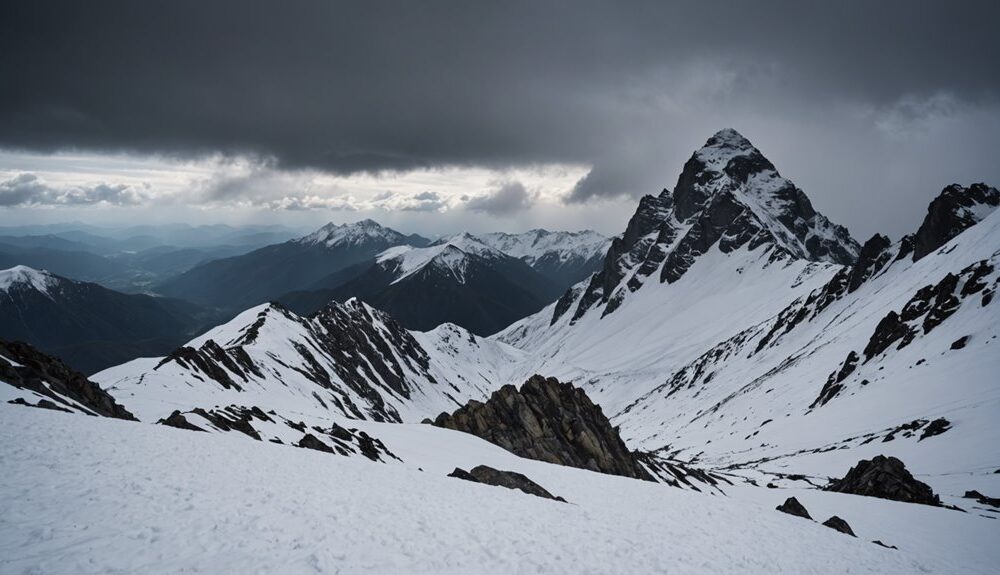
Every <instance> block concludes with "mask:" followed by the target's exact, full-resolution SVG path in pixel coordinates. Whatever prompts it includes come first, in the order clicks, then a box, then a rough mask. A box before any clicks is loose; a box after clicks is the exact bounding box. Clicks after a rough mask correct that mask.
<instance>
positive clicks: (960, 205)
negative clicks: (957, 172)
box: [913, 184, 1000, 261]
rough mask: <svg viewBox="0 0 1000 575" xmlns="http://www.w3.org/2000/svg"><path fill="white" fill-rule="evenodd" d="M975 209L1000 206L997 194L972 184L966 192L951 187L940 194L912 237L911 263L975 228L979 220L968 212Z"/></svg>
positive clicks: (994, 189)
mask: <svg viewBox="0 0 1000 575" xmlns="http://www.w3.org/2000/svg"><path fill="white" fill-rule="evenodd" d="M977 206H986V207H993V208H995V207H997V206H1000V191H997V189H996V188H991V187H989V186H987V185H986V184H972V185H971V186H969V187H968V188H964V187H962V186H959V185H958V184H952V185H950V186H948V187H947V188H945V189H944V190H942V192H941V195H939V196H938V197H936V198H934V200H933V201H932V202H931V203H930V205H929V206H928V207H927V215H926V216H925V217H924V221H923V223H921V224H920V228H918V229H917V232H916V233H915V234H914V235H913V261H917V260H919V259H920V258H922V257H924V256H926V255H927V254H929V253H931V252H933V251H934V250H936V249H938V248H939V247H941V246H943V245H944V244H946V243H948V241H949V240H951V239H952V238H954V237H955V236H957V235H958V234H960V233H962V232H963V231H964V230H965V229H967V228H969V227H971V226H973V225H975V224H976V223H977V222H978V221H979V219H978V218H977V216H976V213H975V211H974V210H973V209H971V208H975V207H977Z"/></svg>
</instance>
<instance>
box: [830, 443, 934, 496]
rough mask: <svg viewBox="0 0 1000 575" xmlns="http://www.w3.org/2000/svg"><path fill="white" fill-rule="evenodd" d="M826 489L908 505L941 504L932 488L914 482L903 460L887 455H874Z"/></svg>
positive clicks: (860, 462) (863, 460)
mask: <svg viewBox="0 0 1000 575" xmlns="http://www.w3.org/2000/svg"><path fill="white" fill-rule="evenodd" d="M824 489H825V490H826V491H836V492H838V493H853V494H854V495H867V496H869V497H879V498H882V499H892V500H893V501H903V502H906V503H922V504H924V505H935V506H940V505H941V500H940V499H939V498H938V496H937V495H935V494H934V492H933V491H932V490H931V488H930V486H929V485H927V484H926V483H922V482H920V481H917V480H916V479H914V478H913V476H912V475H910V472H909V471H907V470H906V466H905V465H903V462H902V461H900V460H898V459H896V458H895V457H886V456H884V455H878V456H875V457H874V458H872V460H871V461H869V460H867V459H862V460H861V461H859V462H858V464H857V465H855V466H854V467H852V468H851V470H850V471H848V472H847V475H846V476H844V478H843V479H839V480H835V481H833V482H831V483H830V485H828V486H826V487H825V488H824Z"/></svg>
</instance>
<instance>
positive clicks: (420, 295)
mask: <svg viewBox="0 0 1000 575" xmlns="http://www.w3.org/2000/svg"><path fill="white" fill-rule="evenodd" d="M345 271H347V270H345ZM351 273H352V274H354V277H353V278H351V279H349V280H347V281H346V282H345V283H343V284H342V285H340V286H339V287H336V288H334V289H330V290H321V291H318V292H313V293H304V294H303V293H297V294H288V295H286V296H284V297H282V298H281V299H280V300H279V301H281V302H282V303H287V304H288V305H290V306H291V307H292V308H294V309H296V310H297V311H300V312H303V313H309V312H311V311H312V310H313V309H316V307H317V306H318V305H321V304H322V303H325V302H326V301H330V300H331V299H335V300H338V301H344V300H347V299H349V298H352V297H358V298H361V299H362V300H364V301H365V302H367V303H369V304H371V305H373V306H375V307H377V308H379V309H381V310H385V311H386V312H388V313H389V314H390V315H392V316H393V317H394V318H396V320H397V321H399V322H400V323H401V324H402V325H404V326H406V327H407V328H410V329H416V330H427V329H431V328H434V327H435V326H438V325H440V324H442V323H448V322H450V323H455V324H458V325H460V326H462V327H464V328H466V329H468V330H469V331H471V332H473V333H475V334H478V335H489V334H491V333H494V332H496V331H498V330H500V329H502V328H503V327H506V326H507V325H509V324H511V323H512V322H514V321H516V320H518V319H520V318H522V317H524V316H526V315H528V314H530V313H533V312H535V311H538V310H539V309H541V308H542V307H543V306H544V305H545V304H546V303H548V302H550V301H552V299H554V298H555V296H556V295H557V294H558V292H559V289H560V288H559V287H558V286H556V285H554V284H553V283H552V282H550V281H549V280H547V279H546V278H545V277H543V276H542V275H541V274H539V273H537V272H535V271H534V270H533V269H531V267H529V266H528V265H527V264H526V263H524V262H523V261H521V260H519V259H517V258H514V257H511V256H509V255H507V254H504V253H501V252H499V251H497V250H495V249H493V248H491V247H489V246H487V245H486V244H484V243H483V242H481V241H480V240H479V239H478V238H475V237H473V236H470V235H469V234H459V235H457V236H454V237H451V238H446V239H443V240H439V241H438V242H435V243H434V244H433V245H431V246H428V247H425V248H414V247H412V246H398V247H395V248H390V249H388V250H386V251H384V252H382V253H381V254H379V255H378V257H377V258H376V259H375V262H374V263H373V264H372V265H370V266H369V267H368V268H367V269H365V271H364V272H363V273H360V274H356V273H355V272H354V271H352V272H351Z"/></svg>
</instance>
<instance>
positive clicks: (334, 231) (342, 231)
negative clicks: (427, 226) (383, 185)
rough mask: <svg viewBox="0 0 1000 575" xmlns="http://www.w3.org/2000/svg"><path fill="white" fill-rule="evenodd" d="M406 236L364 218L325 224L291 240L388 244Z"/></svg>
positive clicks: (314, 242)
mask: <svg viewBox="0 0 1000 575" xmlns="http://www.w3.org/2000/svg"><path fill="white" fill-rule="evenodd" d="M407 240H408V238H407V236H405V235H403V234H401V233H399V232H397V231H396V230H394V229H392V228H387V227H385V226H383V225H381V224H379V223H378V222H376V221H375V220H372V219H364V220H361V221H358V222H354V223H350V224H335V223H333V222H331V223H329V224H326V225H325V226H323V227H321V228H320V229H318V230H316V231H315V232H313V233H311V234H309V235H307V236H303V237H301V238H298V239H296V240H293V241H295V242H298V243H302V244H306V245H320V244H322V245H325V246H326V247H328V248H332V247H337V246H358V245H364V244H367V243H370V242H385V243H388V244H389V245H395V244H402V243H406V242H407Z"/></svg>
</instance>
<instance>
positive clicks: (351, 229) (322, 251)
mask: <svg viewBox="0 0 1000 575" xmlns="http://www.w3.org/2000/svg"><path fill="white" fill-rule="evenodd" d="M427 243H428V240H426V239H425V238H421V237H420V236H406V235H403V234H401V233H399V232H397V231H395V230H392V229H389V228H385V227H383V226H380V225H379V224H377V223H376V222H374V221H372V220H364V221H361V222H357V223H355V224H345V225H336V224H328V225H326V226H323V227H322V228H320V229H319V230H317V231H316V232H314V233H312V234H309V235H307V236H304V237H301V238H297V239H294V240H290V241H287V242H284V243H280V244H274V245H270V246H266V247H263V248H260V249H257V250H254V251H252V252H250V253H247V254H243V255H240V256H235V257H231V258H223V259H219V260H214V261H210V262H206V263H204V264H202V265H199V266H197V267H195V268H193V269H191V270H189V271H187V272H185V273H183V274H181V275H179V276H177V277H175V278H172V279H170V280H167V281H166V282H164V283H162V284H160V285H159V286H158V287H157V291H158V292H159V293H162V294H163V295H167V296H172V297H179V298H184V299H187V300H190V301H193V302H196V303H199V304H203V305H209V306H214V307H218V308H221V309H224V310H227V311H230V312H234V313H235V312H238V311H240V310H242V309H245V308H247V307H250V306H253V305H257V304H260V303H264V302H268V301H273V300H276V299H278V298H279V297H280V296H282V295H283V294H286V293H288V292H290V291H295V290H301V289H304V288H308V287H310V286H313V285H314V284H316V283H317V282H319V281H320V280H322V279H324V278H326V277H327V276H329V275H330V274H333V273H336V272H338V271H340V270H343V269H345V268H348V267H350V266H353V265H357V264H359V263H362V262H367V261H371V260H372V259H373V258H374V257H375V256H376V255H378V254H379V253H380V252H382V251H384V250H386V249H388V248H390V247H393V246H398V245H418V246H419V245H426V244H427Z"/></svg>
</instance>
